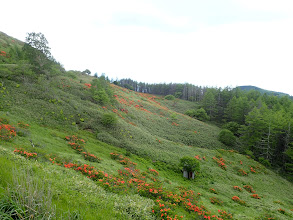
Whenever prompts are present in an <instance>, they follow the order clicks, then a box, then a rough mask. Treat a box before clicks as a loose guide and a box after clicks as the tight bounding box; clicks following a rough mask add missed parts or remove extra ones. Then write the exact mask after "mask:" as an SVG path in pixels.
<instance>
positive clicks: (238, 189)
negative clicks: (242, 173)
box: [233, 186, 242, 192]
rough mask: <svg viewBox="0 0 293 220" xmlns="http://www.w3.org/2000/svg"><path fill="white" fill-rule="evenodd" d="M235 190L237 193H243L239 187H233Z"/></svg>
mask: <svg viewBox="0 0 293 220" xmlns="http://www.w3.org/2000/svg"><path fill="white" fill-rule="evenodd" d="M233 189H235V190H237V191H239V192H241V191H242V189H241V188H240V187H239V186H233Z"/></svg>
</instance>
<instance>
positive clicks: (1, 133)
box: [0, 124, 16, 141]
mask: <svg viewBox="0 0 293 220" xmlns="http://www.w3.org/2000/svg"><path fill="white" fill-rule="evenodd" d="M15 136H16V131H15V127H13V126H11V125H9V124H0V139H2V140H5V141H9V140H11V138H13V137H15Z"/></svg>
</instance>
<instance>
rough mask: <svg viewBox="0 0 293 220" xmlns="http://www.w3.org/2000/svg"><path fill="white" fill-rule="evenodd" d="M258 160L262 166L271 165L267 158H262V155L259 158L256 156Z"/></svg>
mask: <svg viewBox="0 0 293 220" xmlns="http://www.w3.org/2000/svg"><path fill="white" fill-rule="evenodd" d="M258 161H259V162H260V163H261V164H262V165H264V166H266V167H271V166H272V165H271V163H270V162H269V161H268V160H267V159H265V158H263V157H259V158H258Z"/></svg>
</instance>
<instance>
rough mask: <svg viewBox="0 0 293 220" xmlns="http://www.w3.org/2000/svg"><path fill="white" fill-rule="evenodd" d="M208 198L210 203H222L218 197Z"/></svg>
mask: <svg viewBox="0 0 293 220" xmlns="http://www.w3.org/2000/svg"><path fill="white" fill-rule="evenodd" d="M210 200H211V203H212V204H216V205H222V204H223V201H221V200H220V199H218V198H216V197H212V198H210Z"/></svg>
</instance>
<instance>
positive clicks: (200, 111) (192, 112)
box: [184, 108, 210, 121]
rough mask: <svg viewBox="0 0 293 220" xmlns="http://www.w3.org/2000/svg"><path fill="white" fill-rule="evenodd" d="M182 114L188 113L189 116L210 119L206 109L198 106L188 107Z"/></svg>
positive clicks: (204, 119)
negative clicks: (195, 107)
mask: <svg viewBox="0 0 293 220" xmlns="http://www.w3.org/2000/svg"><path fill="white" fill-rule="evenodd" d="M184 114H185V115H188V116H189V117H192V118H196V119H198V120H200V121H207V120H209V119H210V117H209V116H208V114H207V113H206V111H205V110H204V109H203V108H199V109H196V110H195V109H189V110H187V111H186V112H185V113H184Z"/></svg>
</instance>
